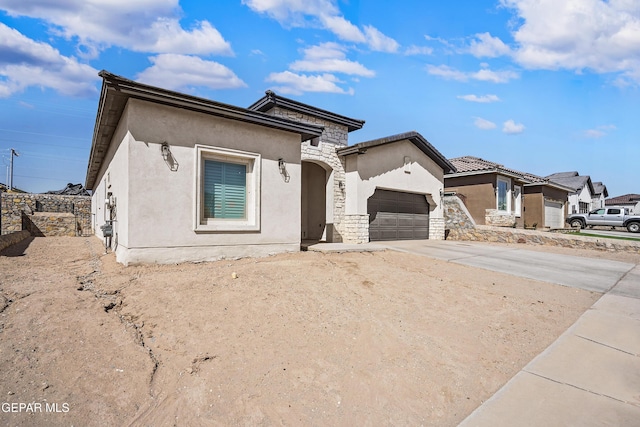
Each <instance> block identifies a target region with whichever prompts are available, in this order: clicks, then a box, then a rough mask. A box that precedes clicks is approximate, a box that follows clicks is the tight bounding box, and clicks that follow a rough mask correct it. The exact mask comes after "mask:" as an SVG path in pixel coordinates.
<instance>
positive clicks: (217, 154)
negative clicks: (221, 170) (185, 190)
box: [193, 145, 262, 232]
mask: <svg viewBox="0 0 640 427" xmlns="http://www.w3.org/2000/svg"><path fill="white" fill-rule="evenodd" d="M205 160H214V161H218V162H225V163H237V164H244V165H246V167H247V179H246V205H245V206H246V216H245V218H243V219H229V218H204V207H203V206H202V199H203V197H204V188H203V180H204V161H205ZM261 160H262V156H261V155H260V154H259V153H251V152H248V151H240V150H232V149H230V148H221V147H211V146H207V145H196V146H195V168H194V169H195V171H196V173H195V183H194V192H195V194H194V200H195V206H194V224H193V229H194V231H196V232H216V231H260V183H261V182H260V177H261V173H260V165H261V163H262V162H261Z"/></svg>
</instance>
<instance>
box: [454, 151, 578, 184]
mask: <svg viewBox="0 0 640 427" xmlns="http://www.w3.org/2000/svg"><path fill="white" fill-rule="evenodd" d="M449 161H450V162H451V164H452V165H453V166H455V167H456V170H457V173H458V174H463V175H464V174H465V173H482V172H497V173H503V174H507V175H511V176H515V177H516V178H520V179H521V180H522V181H524V182H525V185H527V184H529V185H531V184H539V185H550V186H553V187H556V188H560V189H562V190H565V191H571V188H570V187H567V186H565V185H563V184H562V183H560V182H557V181H556V180H552V179H549V177H546V178H543V177H541V176H538V175H534V174H532V173H529V172H522V171H519V170H516V169H511V168H506V167H504V165H501V164H499V163H495V162H491V161H489V160H485V159H481V158H480V157H474V156H462V157H456V158H454V159H449ZM576 173H577V172H576ZM445 178H446V176H445Z"/></svg>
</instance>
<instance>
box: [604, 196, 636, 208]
mask: <svg viewBox="0 0 640 427" xmlns="http://www.w3.org/2000/svg"><path fill="white" fill-rule="evenodd" d="M637 202H640V194H625V195H623V196H617V197H612V198H610V199H607V200H605V201H604V204H605V205H607V206H611V205H621V204H630V203H637Z"/></svg>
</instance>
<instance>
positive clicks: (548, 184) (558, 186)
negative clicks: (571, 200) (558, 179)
mask: <svg viewBox="0 0 640 427" xmlns="http://www.w3.org/2000/svg"><path fill="white" fill-rule="evenodd" d="M536 185H542V186H545V187H551V188H555V189H556V190H561V191H566V192H567V193H575V191H576V190H575V189H573V188H571V187H565V186H564V185H561V184H557V183H555V182H552V181H538V182H530V183H528V184H524V186H525V187H535V186H536Z"/></svg>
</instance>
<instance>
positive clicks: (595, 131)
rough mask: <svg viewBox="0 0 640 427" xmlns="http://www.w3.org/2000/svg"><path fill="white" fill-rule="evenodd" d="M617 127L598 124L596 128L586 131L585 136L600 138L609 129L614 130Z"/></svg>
mask: <svg viewBox="0 0 640 427" xmlns="http://www.w3.org/2000/svg"><path fill="white" fill-rule="evenodd" d="M616 129H617V128H616V126H615V125H603V126H598V127H597V128H595V129H588V130H586V131H584V136H585V137H587V138H592V139H598V138H602V137H603V136H606V135H607V134H608V132H609V131H613V130H616Z"/></svg>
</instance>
